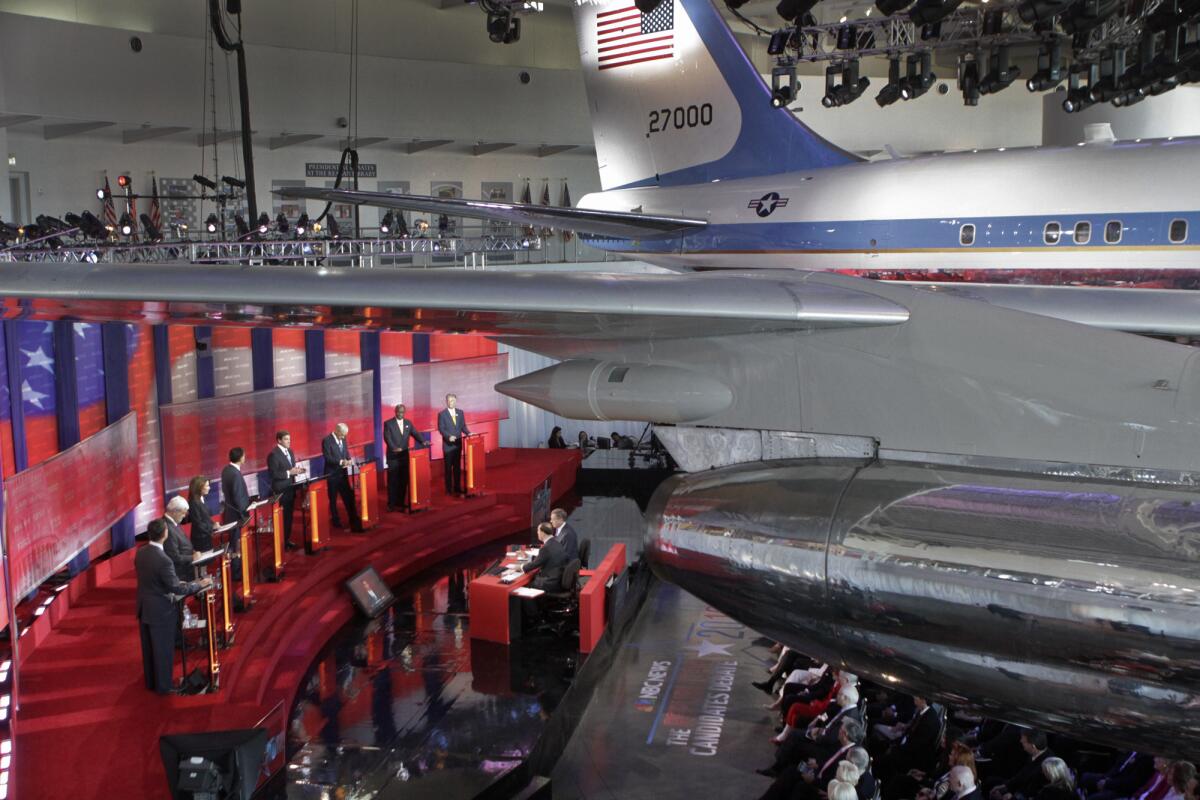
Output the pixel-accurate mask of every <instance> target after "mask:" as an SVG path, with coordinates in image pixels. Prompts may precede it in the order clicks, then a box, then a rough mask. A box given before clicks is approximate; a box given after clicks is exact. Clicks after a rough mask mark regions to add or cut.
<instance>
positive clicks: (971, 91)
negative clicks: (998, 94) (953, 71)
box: [958, 57, 979, 106]
mask: <svg viewBox="0 0 1200 800" xmlns="http://www.w3.org/2000/svg"><path fill="white" fill-rule="evenodd" d="M958 88H959V89H961V90H962V96H963V105H965V106H977V105H979V63H978V62H977V61H975V59H968V58H965V57H964V58H960V59H959V61H958Z"/></svg>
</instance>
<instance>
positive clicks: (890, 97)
mask: <svg viewBox="0 0 1200 800" xmlns="http://www.w3.org/2000/svg"><path fill="white" fill-rule="evenodd" d="M899 99H900V56H892V57H891V58H889V59H888V82H887V85H886V86H884V87H883V88H882V89H880V90H879V94H877V95H875V102H876V103H878V104H879V107H880V108H883V107H884V106H890V105H891V104H892V103H894V102H896V101H897V100H899Z"/></svg>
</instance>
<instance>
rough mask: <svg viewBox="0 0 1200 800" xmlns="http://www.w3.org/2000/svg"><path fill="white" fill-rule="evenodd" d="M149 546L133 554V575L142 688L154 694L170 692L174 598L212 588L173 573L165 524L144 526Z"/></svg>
mask: <svg viewBox="0 0 1200 800" xmlns="http://www.w3.org/2000/svg"><path fill="white" fill-rule="evenodd" d="M147 533H148V534H149V536H150V544H148V545H146V546H145V547H143V548H141V549H140V550H138V551H137V553H136V554H135V555H134V559H133V565H134V569H135V571H136V572H137V618H138V629H139V631H140V634H141V640H142V668H143V670H144V671H145V674H146V688H147V689H150V690H151V691H154V692H157V693H158V694H170V692H171V691H172V675H171V673H172V662H173V661H174V659H175V637H176V635H177V633H178V631H179V604H178V603H177V602H176V598H178V597H183V596H185V595H189V594H194V593H195V592H198V591H200V590H202V589H207V588H208V587H209V586H212V579H211V578H205V579H204V580H202V581H195V582H192V583H183V582H181V581H180V580H179V578H178V577H177V576H176V574H175V565H174V564H173V563H172V561H171V558H170V557H169V556H168V555H167V554H166V552H165V550H164V549H163V545H164V543H165V542H166V541H167V524H166V522H165V521H164V520H162V519H156V520H152V521H151V522H150V525H149V526H148V527H147Z"/></svg>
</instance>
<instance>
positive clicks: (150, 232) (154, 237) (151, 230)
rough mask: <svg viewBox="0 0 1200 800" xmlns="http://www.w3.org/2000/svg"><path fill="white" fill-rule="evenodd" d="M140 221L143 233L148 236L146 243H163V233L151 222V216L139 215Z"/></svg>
mask: <svg viewBox="0 0 1200 800" xmlns="http://www.w3.org/2000/svg"><path fill="white" fill-rule="evenodd" d="M138 219H140V220H141V221H142V231H143V232H144V233H145V234H146V241H148V242H158V241H162V231H160V230H159V229H158V228H156V227H154V223H153V222H152V221H151V220H150V215H149V214H139V215H138Z"/></svg>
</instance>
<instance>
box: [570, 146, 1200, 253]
mask: <svg viewBox="0 0 1200 800" xmlns="http://www.w3.org/2000/svg"><path fill="white" fill-rule="evenodd" d="M1198 181H1200V139H1177V140H1154V141H1146V142H1121V143H1115V144H1091V145H1086V146H1079V147H1065V148H1062V147H1059V148H1025V149H1015V150H1012V149H1010V150H1007V151H1005V150H996V151H987V152H980V153H954V154H945V155H937V156H924V157H918V158H907V159H894V160H889V161H876V162H860V163H856V164H849V165H845V166H837V167H827V168H823V169H813V170H805V171H799V172H791V173H786V174H782V175H776V176H766V177H758V178H746V179H739V180H730V181H723V182H713V183H708V184H693V185H688V186H678V187H670V188H660V187H650V188H633V189H617V190H611V191H606V192H598V193H594V194H589V195H587V196H585V197H584V198H583V199H582V201H581V202H580V206H581V207H583V208H595V209H603V210H610V211H630V210H635V209H636V210H641V211H644V212H645V213H659V214H675V215H680V216H685V217H692V218H699V219H704V220H706V221H707V222H708V225H707V226H706V227H704V228H702V229H698V230H692V231H685V232H683V233H675V234H670V235H661V236H653V237H646V238H642V239H610V238H600V237H586V236H585V237H584V238H585V239H586V240H587V241H588V242H589V243H590V244H592V245H594V246H596V247H600V248H603V249H606V250H611V251H614V252H620V253H624V254H628V255H636V256H637V257H639V258H642V259H644V260H647V261H650V262H653V263H658V264H661V265H664V266H692V265H704V266H708V267H739V268H746V267H752V266H757V267H786V268H795V269H816V270H878V271H884V270H966V269H980V270H996V269H1005V270H1012V269H1072V270H1078V269H1083V270H1092V269H1096V270H1110V269H1125V270H1134V269H1142V270H1177V269H1185V270H1191V269H1200V192H1197V191H1196V189H1195V187H1196V185H1197V182H1198Z"/></svg>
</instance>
